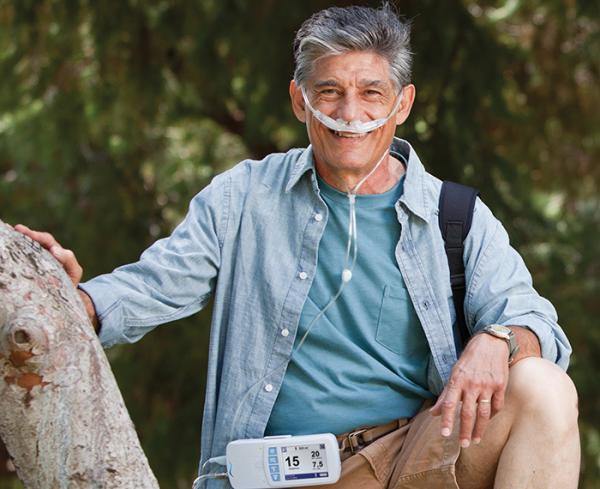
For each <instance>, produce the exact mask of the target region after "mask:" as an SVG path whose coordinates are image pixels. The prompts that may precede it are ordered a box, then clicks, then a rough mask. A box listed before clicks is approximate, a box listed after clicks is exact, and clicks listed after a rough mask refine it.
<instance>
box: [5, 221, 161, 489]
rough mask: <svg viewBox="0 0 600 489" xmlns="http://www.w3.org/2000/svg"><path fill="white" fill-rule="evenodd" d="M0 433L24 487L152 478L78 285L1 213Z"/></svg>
mask: <svg viewBox="0 0 600 489" xmlns="http://www.w3.org/2000/svg"><path fill="white" fill-rule="evenodd" d="M0 438H2V440H3V441H4V443H5V444H6V447H7V449H8V452H9V453H10V455H11V457H12V459H13V462H14V465H15V467H16V470H17V475H18V476H19V478H20V479H21V481H22V482H23V483H24V485H25V487H26V488H28V489H58V488H60V489H62V488H69V489H76V488H82V489H83V488H86V489H89V488H106V489H110V488H148V489H153V488H158V483H157V482H156V479H155V477H154V475H153V474H152V471H151V470H150V467H149V466H148V461H147V459H146V456H145V455H144V453H143V451H142V449H141V447H140V443H139V440H138V437H137V434H136V432H135V429H134V427H133V424H132V422H131V419H130V418H129V414H128V412H127V409H126V408H125V404H124V402H123V398H122V397H121V393H120V392H119V389H118V386H117V384H116V382H115V379H114V377H113V375H112V371H111V369H110V366H109V364H108V361H107V359H106V356H105V355H104V351H103V350H102V347H101V346H100V344H99V342H98V339H97V338H96V335H95V333H94V331H93V328H92V326H91V324H90V322H89V320H88V318H87V316H86V314H85V311H84V308H83V304H82V303H81V300H80V298H79V294H78V293H77V291H76V290H75V288H74V287H73V285H72V283H71V282H70V280H69V278H68V277H67V276H66V274H65V273H64V271H63V270H62V268H61V267H60V265H59V264H58V263H57V262H56V260H55V259H54V258H53V257H52V256H51V255H50V254H49V253H48V252H46V251H45V250H43V249H42V248H41V247H40V246H39V245H38V244H37V243H34V242H33V241H31V240H30V239H29V238H27V237H25V236H23V235H21V234H20V233H17V232H16V231H14V230H13V229H12V228H11V227H10V226H7V225H6V224H4V223H2V222H1V221H0Z"/></svg>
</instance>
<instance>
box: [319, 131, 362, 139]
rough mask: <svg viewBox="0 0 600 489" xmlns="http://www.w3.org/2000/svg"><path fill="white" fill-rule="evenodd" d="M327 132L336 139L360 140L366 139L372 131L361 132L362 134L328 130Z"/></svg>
mask: <svg viewBox="0 0 600 489" xmlns="http://www.w3.org/2000/svg"><path fill="white" fill-rule="evenodd" d="M329 132H330V133H331V134H333V135H334V136H337V137H338V138H347V139H362V138H365V137H367V136H368V135H369V134H371V133H372V132H373V131H369V132H363V133H355V132H340V131H334V130H333V129H329Z"/></svg>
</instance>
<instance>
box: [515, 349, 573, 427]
mask: <svg viewBox="0 0 600 489" xmlns="http://www.w3.org/2000/svg"><path fill="white" fill-rule="evenodd" d="M506 398H507V406H508V407H509V408H510V409H511V410H513V411H514V412H515V413H519V414H518V416H527V415H529V416H527V417H528V418H529V420H530V421H531V422H534V423H535V422H539V423H545V424H546V426H547V428H549V429H551V430H552V431H554V430H558V431H560V429H561V428H563V429H566V430H569V429H572V427H573V424H574V423H577V417H578V408H577V389H576V388H575V384H573V381H572V380H571V378H570V377H569V376H568V375H567V374H566V372H565V371H564V370H562V369H561V368H560V367H558V366H557V365H555V364H553V363H552V362H550V361H548V360H544V359H541V358H525V359H523V360H521V361H520V362H519V363H517V364H516V365H514V366H513V367H512V368H511V369H510V375H509V382H508V390H507V396H506ZM548 423H549V424H548Z"/></svg>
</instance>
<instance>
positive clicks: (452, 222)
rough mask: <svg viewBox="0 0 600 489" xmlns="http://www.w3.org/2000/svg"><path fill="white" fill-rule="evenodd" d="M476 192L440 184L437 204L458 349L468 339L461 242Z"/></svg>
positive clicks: (472, 189) (466, 232) (465, 235)
mask: <svg viewBox="0 0 600 489" xmlns="http://www.w3.org/2000/svg"><path fill="white" fill-rule="evenodd" d="M478 195H479V190H477V189H476V188H473V187H468V186H466V185H462V184H460V183H455V182H450V181H448V180H446V181H444V182H443V183H442V190H441V192H440V201H439V226H440V231H441V232H442V237H443V238H444V248H445V250H446V257H447V258H448V268H449V270H450V286H451V288H452V299H453V302H454V308H455V310H456V324H457V327H458V340H459V345H460V348H461V349H462V348H463V347H464V346H465V344H466V342H467V341H468V339H469V336H470V334H469V330H468V328H467V323H466V320H465V308H464V302H465V294H466V286H467V284H466V279H465V264H464V259H463V252H464V241H465V238H466V237H467V235H468V234H469V230H470V229H471V223H472V221H473V210H474V208H475V201H476V199H477V196H478ZM457 353H458V352H457Z"/></svg>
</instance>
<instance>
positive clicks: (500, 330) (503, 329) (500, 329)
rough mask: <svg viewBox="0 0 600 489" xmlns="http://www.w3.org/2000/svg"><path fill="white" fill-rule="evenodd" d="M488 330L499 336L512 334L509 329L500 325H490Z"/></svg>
mask: <svg viewBox="0 0 600 489" xmlns="http://www.w3.org/2000/svg"><path fill="white" fill-rule="evenodd" d="M489 329H490V330H492V331H493V332H494V333H498V334H501V335H503V336H504V335H506V336H508V335H510V334H511V333H512V331H511V329H510V328H507V327H506V326H502V325H501V324H490V326H489Z"/></svg>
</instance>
